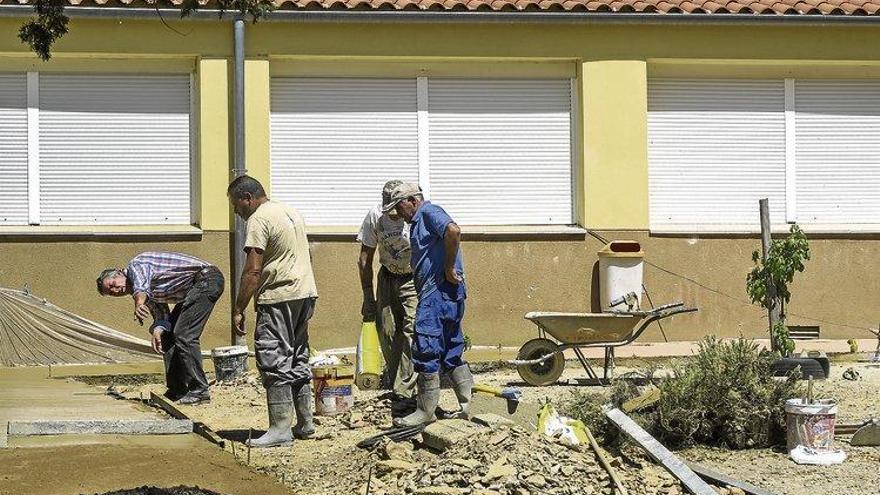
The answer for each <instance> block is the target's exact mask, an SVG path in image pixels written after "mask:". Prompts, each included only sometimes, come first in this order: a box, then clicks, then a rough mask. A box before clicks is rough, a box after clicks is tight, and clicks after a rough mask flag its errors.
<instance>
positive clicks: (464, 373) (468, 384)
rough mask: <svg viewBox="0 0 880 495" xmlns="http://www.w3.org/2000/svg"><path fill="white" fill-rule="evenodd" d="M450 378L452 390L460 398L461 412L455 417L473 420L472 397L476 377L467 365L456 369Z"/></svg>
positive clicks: (454, 414)
mask: <svg viewBox="0 0 880 495" xmlns="http://www.w3.org/2000/svg"><path fill="white" fill-rule="evenodd" d="M449 378H450V379H451V380H452V390H454V391H455V397H457V398H458V405H459V407H460V410H459V411H458V412H456V413H453V417H456V418H461V419H471V395H472V394H473V388H474V376H473V375H472V374H471V369H470V368H469V367H468V365H467V364H463V365H461V366H458V367H457V368H454V369H453V370H452V373H450V376H449Z"/></svg>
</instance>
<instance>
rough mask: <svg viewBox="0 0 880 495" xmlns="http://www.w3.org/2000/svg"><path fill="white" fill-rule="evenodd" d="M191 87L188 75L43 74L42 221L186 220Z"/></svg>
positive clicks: (122, 222) (127, 222) (182, 222)
mask: <svg viewBox="0 0 880 495" xmlns="http://www.w3.org/2000/svg"><path fill="white" fill-rule="evenodd" d="M189 86H190V78H189V76H188V75H142V74H139V75H96V74H88V75H86V74H64V75H62V74H41V75H40V119H39V125H40V160H39V166H40V212H41V223H43V224H45V225H69V224H98V225H131V224H180V225H185V224H189V223H190V222H191V216H190V87H189Z"/></svg>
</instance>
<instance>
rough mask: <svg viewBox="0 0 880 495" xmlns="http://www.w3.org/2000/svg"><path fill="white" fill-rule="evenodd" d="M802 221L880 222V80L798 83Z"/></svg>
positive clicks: (816, 222)
mask: <svg viewBox="0 0 880 495" xmlns="http://www.w3.org/2000/svg"><path fill="white" fill-rule="evenodd" d="M795 108H796V112H797V113H796V115H797V117H796V129H797V131H796V136H797V141H796V142H797V144H796V150H797V152H796V156H797V220H798V222H799V223H803V224H806V225H809V224H818V225H845V224H875V225H876V224H878V223H880V82H877V81H866V80H865V81H856V80H852V81H841V80H838V81H834V80H798V81H797V82H796V84H795Z"/></svg>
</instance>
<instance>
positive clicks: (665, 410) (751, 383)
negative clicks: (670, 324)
mask: <svg viewBox="0 0 880 495" xmlns="http://www.w3.org/2000/svg"><path fill="white" fill-rule="evenodd" d="M774 360H775V357H774V356H773V355H772V354H771V353H768V352H766V351H761V349H760V347H759V346H758V345H757V344H756V343H755V342H753V341H751V340H746V339H742V338H740V339H737V340H733V341H722V340H720V339H718V338H716V337H714V336H709V337H706V338H705V339H703V341H702V342H700V345H699V351H698V352H697V354H695V355H694V356H693V357H691V358H690V359H689V360H688V361H687V362H686V364H684V365H681V364H679V365H676V366H674V367H673V372H674V374H675V379H673V380H668V381H665V382H663V383H662V384H661V386H660V390H661V394H662V395H661V399H660V401H659V402H658V406H657V410H656V411H655V414H656V424H657V428H656V432H655V433H656V435H657V437H658V439H660V440H661V441H662V442H664V443H666V444H668V445H671V446H686V445H689V444H693V443H698V444H702V445H711V446H720V447H728V448H733V449H743V448H757V447H767V446H770V445H773V444H775V443H777V442H779V441H780V440H782V439H783V438H784V431H785V410H784V404H785V401H786V400H787V399H791V398H795V397H799V396H800V395H801V393H800V390H799V386H798V383H797V378H798V377H797V376H796V375H790V376H789V377H788V378H787V379H785V380H776V379H775V378H774V377H773V374H772V373H771V372H770V369H771V365H772V363H773V361H774Z"/></svg>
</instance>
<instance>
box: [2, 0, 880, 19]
mask: <svg viewBox="0 0 880 495" xmlns="http://www.w3.org/2000/svg"><path fill="white" fill-rule="evenodd" d="M64 1H66V3H67V4H68V5H70V6H74V7H75V6H86V5H93V6H105V5H106V6H120V5H122V6H131V7H136V6H143V5H144V4H146V5H155V3H156V2H158V1H159V0H141V1H138V0H64ZM166 1H167V2H169V3H171V4H172V5H176V6H179V5H181V4H182V3H183V1H184V0H166ZM197 1H198V3H199V5H201V6H210V5H212V4H215V3H216V2H217V0H197ZM273 1H274V3H275V6H276V7H277V8H279V9H284V10H429V11H461V10H464V11H495V12H517V11H534V10H543V11H569V12H573V11H578V12H620V13H627V12H629V13H632V12H635V13H651V14H658V15H660V14H682V13H683V14H733V15H737V14H746V15H771V16H778V15H784V16H797V15H825V16H880V0H273ZM33 2H34V0H0V5H15V4H23V5H27V4H31V3H33Z"/></svg>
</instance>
